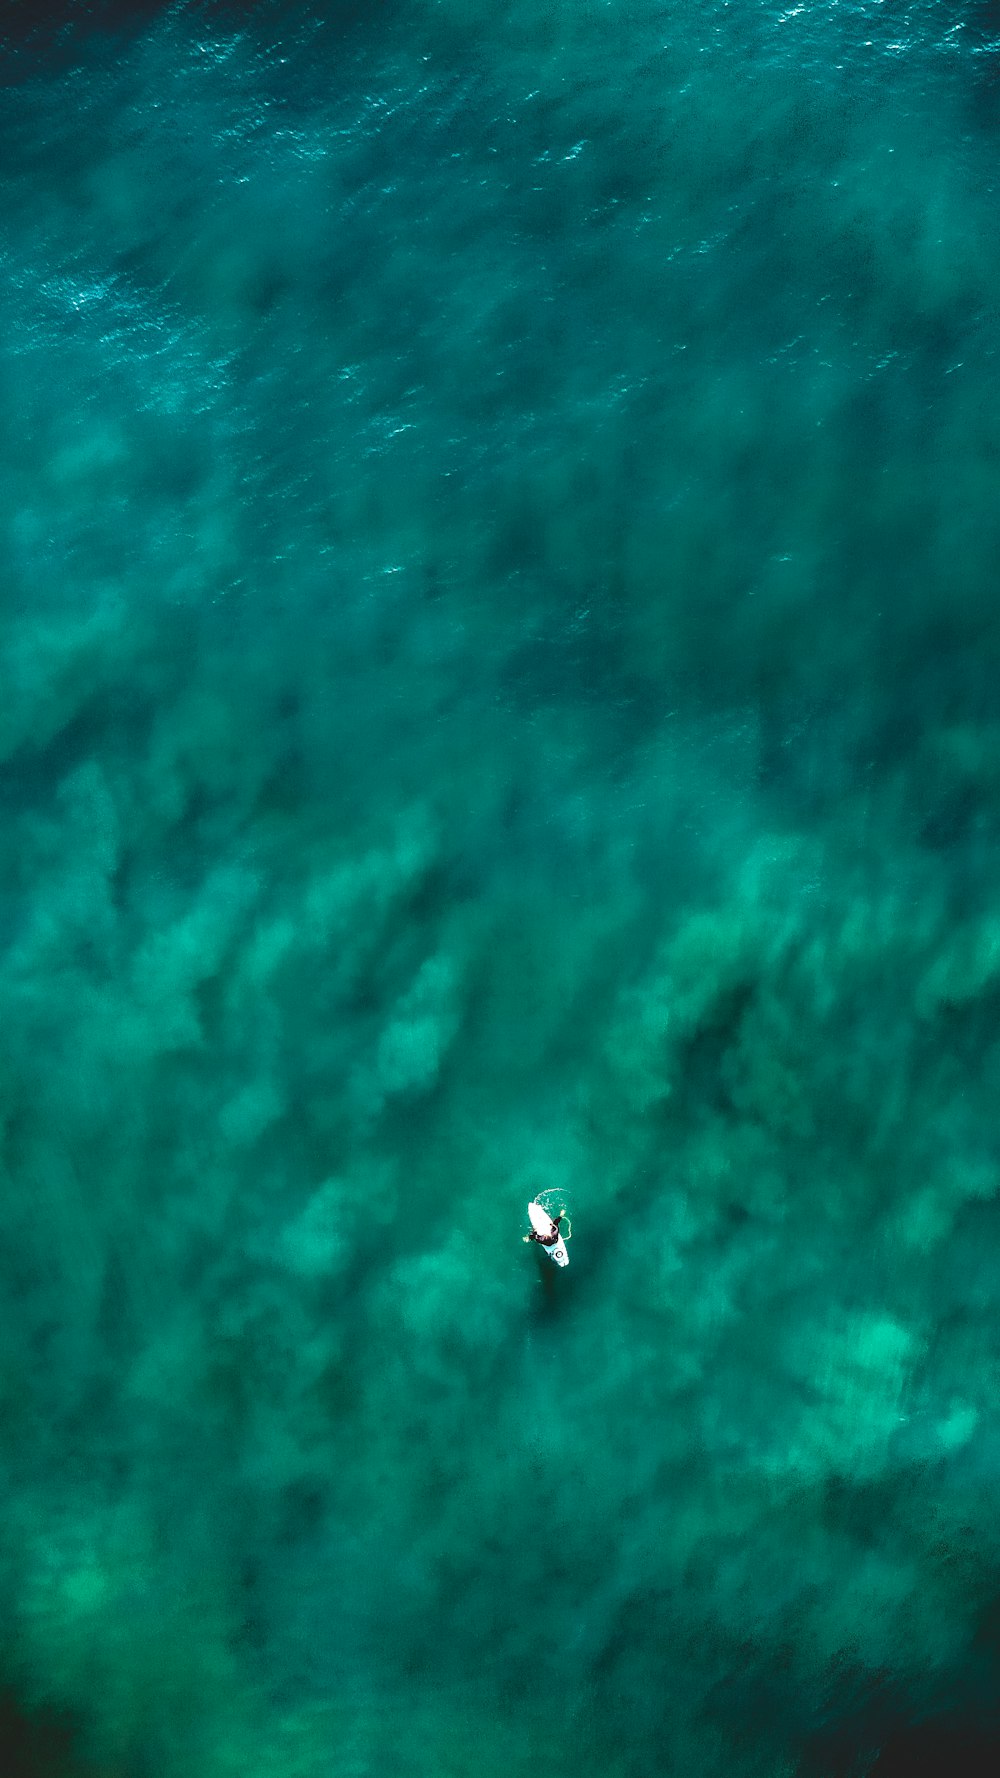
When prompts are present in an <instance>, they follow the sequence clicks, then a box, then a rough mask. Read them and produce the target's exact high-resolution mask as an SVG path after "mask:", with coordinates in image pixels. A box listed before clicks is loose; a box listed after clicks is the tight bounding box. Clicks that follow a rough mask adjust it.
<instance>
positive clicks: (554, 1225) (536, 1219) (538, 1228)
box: [524, 1200, 573, 1266]
mask: <svg viewBox="0 0 1000 1778" xmlns="http://www.w3.org/2000/svg"><path fill="white" fill-rule="evenodd" d="M565 1216H566V1212H565V1210H560V1212H559V1215H558V1216H550V1215H549V1213H548V1211H547V1210H546V1209H545V1207H544V1205H543V1204H539V1203H538V1202H537V1200H536V1201H533V1202H532V1203H530V1204H529V1205H528V1221H529V1222H530V1224H531V1233H530V1234H528V1235H525V1237H524V1239H525V1240H526V1241H537V1242H538V1245H539V1246H540V1247H544V1248H545V1251H546V1252H547V1254H548V1255H549V1258H550V1259H554V1260H555V1263H556V1265H557V1266H568V1265H569V1254H568V1253H567V1252H566V1242H567V1241H568V1240H569V1238H570V1236H571V1235H572V1233H573V1225H572V1223H570V1222H567V1226H566V1232H565V1235H564V1234H563V1232H562V1230H561V1229H560V1227H559V1224H560V1223H561V1222H562V1221H563V1219H564V1218H565Z"/></svg>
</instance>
